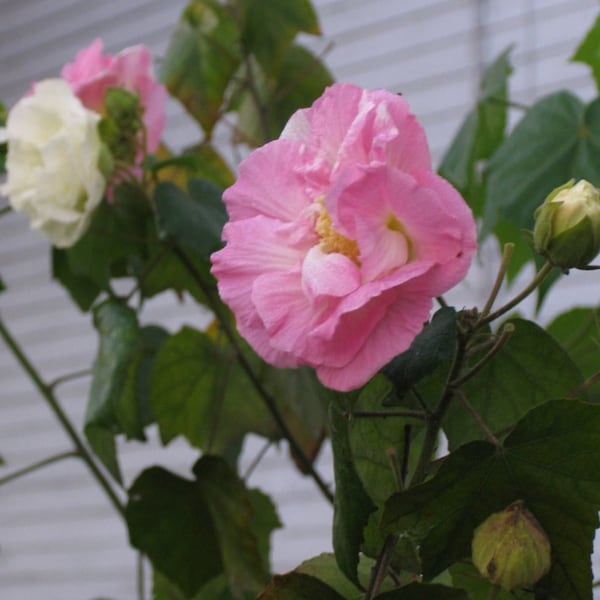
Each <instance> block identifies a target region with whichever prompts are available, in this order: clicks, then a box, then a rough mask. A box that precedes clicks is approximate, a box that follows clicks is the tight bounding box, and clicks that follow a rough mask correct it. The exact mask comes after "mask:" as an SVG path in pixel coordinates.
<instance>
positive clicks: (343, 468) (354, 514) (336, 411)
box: [329, 401, 375, 585]
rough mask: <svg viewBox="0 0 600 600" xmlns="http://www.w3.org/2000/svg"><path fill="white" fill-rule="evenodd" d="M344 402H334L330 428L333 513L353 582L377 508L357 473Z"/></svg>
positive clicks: (341, 558) (344, 566) (339, 551)
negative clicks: (362, 547)
mask: <svg viewBox="0 0 600 600" xmlns="http://www.w3.org/2000/svg"><path fill="white" fill-rule="evenodd" d="M345 413H346V407H344V406H343V403H342V402H341V401H340V402H339V403H338V402H336V403H332V404H331V406H330V410H329V429H330V435H331V446H332V448H333V458H334V461H333V466H334V473H335V490H336V493H335V500H334V515H333V549H334V551H335V558H336V560H337V563H338V566H339V568H340V570H341V571H342V573H343V574H344V575H345V576H346V577H347V578H348V579H349V580H350V581H352V582H353V583H355V584H357V585H360V584H359V581H358V574H357V568H358V561H359V552H360V547H361V544H362V542H363V528H364V527H365V525H366V524H367V521H368V519H369V515H370V514H371V513H372V512H373V511H374V510H375V505H374V504H373V502H372V500H371V498H370V497H369V495H368V494H367V492H366V491H365V489H364V487H363V484H362V482H361V480H360V477H359V476H358V473H357V471H356V467H355V464H354V457H353V456H352V448H351V446H350V440H349V431H348V429H349V427H348V416H347V414H345Z"/></svg>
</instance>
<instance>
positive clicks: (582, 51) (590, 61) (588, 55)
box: [571, 17, 600, 90]
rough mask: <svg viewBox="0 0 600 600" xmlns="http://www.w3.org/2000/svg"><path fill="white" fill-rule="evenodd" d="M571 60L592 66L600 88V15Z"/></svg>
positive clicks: (597, 85)
mask: <svg viewBox="0 0 600 600" xmlns="http://www.w3.org/2000/svg"><path fill="white" fill-rule="evenodd" d="M571 60H572V61H575V62H581V63H584V64H586V65H589V66H590V67H591V69H592V75H593V76H594V80H595V81H596V87H597V88H598V89H599V90H600V17H597V18H596V21H595V22H594V24H593V25H592V27H591V29H590V30H589V31H588V32H587V34H586V36H585V38H584V39H583V41H582V42H581V44H579V46H578V47H577V50H575V54H573V56H572V57H571Z"/></svg>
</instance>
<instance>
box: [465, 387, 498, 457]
mask: <svg viewBox="0 0 600 600" xmlns="http://www.w3.org/2000/svg"><path fill="white" fill-rule="evenodd" d="M454 395H455V396H456V397H457V398H458V399H459V400H460V402H461V404H462V405H463V406H464V407H465V410H466V411H467V412H468V413H469V415H470V416H471V418H472V419H473V421H475V424H476V425H477V427H479V429H480V430H481V431H482V433H483V435H485V437H486V438H487V440H488V441H489V442H491V443H492V444H494V446H497V447H498V448H501V447H502V444H501V443H500V440H499V439H498V438H497V437H496V436H495V435H494V433H493V432H492V430H491V429H490V428H489V427H488V426H487V425H486V423H485V421H484V420H483V419H482V418H481V415H480V414H479V413H478V412H477V411H476V410H475V407H474V406H473V405H472V404H471V403H470V402H469V401H468V400H467V397H466V396H465V395H464V394H463V393H462V390H454Z"/></svg>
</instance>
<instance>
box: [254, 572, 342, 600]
mask: <svg viewBox="0 0 600 600" xmlns="http://www.w3.org/2000/svg"><path fill="white" fill-rule="evenodd" d="M317 598H318V599H319V600H345V599H344V597H343V596H340V595H339V594H338V593H337V592H336V591H335V590H333V589H332V588H330V587H329V586H328V585H327V584H326V583H323V582H322V581H319V580H318V579H317V578H316V577H312V576H310V575H305V574H303V573H295V572H291V573H287V574H286V575H275V577H273V580H272V581H271V583H270V584H269V585H268V587H267V588H266V589H265V590H264V591H263V592H262V594H260V596H258V599H257V600H317Z"/></svg>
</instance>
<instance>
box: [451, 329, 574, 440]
mask: <svg viewBox="0 0 600 600" xmlns="http://www.w3.org/2000/svg"><path fill="white" fill-rule="evenodd" d="M509 322H510V323H512V324H513V325H514V327H515V330H514V333H513V334H512V335H511V337H510V339H509V340H508V342H507V343H506V344H505V346H504V347H503V348H502V349H501V351H500V352H499V353H498V354H497V355H496V356H495V357H494V358H493V360H490V361H489V362H488V363H487V365H486V366H484V367H483V369H481V371H479V372H478V373H477V374H476V375H475V376H474V377H473V378H472V379H470V380H469V381H467V382H466V383H465V384H464V385H462V386H461V390H462V393H463V394H464V395H465V397H466V398H467V400H468V401H469V403H470V404H471V405H472V406H473V407H474V408H475V410H476V411H477V412H478V413H479V416H480V417H481V418H482V419H483V421H484V422H485V423H486V425H487V426H488V427H489V428H490V429H491V430H492V431H494V432H499V433H501V432H503V431H505V430H506V429H507V428H510V427H511V426H513V425H514V424H515V423H516V422H517V421H518V420H519V419H520V418H521V417H522V416H524V415H525V414H526V413H527V412H528V411H529V410H530V409H531V408H533V407H534V406H537V405H539V404H543V403H544V402H547V401H548V400H553V399H556V398H563V397H565V396H566V395H567V394H569V393H570V392H572V391H573V390H574V389H575V388H577V386H579V385H580V384H581V383H582V381H583V377H582V375H581V372H580V370H579V368H578V367H577V365H576V364H575V363H574V362H573V361H572V360H571V358H570V357H569V355H568V354H567V353H566V352H565V350H564V349H563V348H562V347H561V346H560V344H558V343H557V342H556V341H555V340H554V338H553V337H552V336H551V335H549V334H548V333H546V332H545V331H544V330H543V329H542V328H541V327H539V326H538V325H536V324H535V323H533V322H532V321H526V320H524V319H513V320H511V321H509ZM482 355H483V353H478V354H476V355H475V356H473V357H472V358H471V359H470V362H469V364H468V367H470V366H472V365H474V364H475V363H476V362H477V361H478V360H480V359H481V357H482ZM442 426H443V428H444V432H445V433H446V436H447V437H448V441H449V444H450V448H451V449H454V448H457V447H458V446H460V445H461V444H464V443H465V442H469V441H471V440H476V439H483V438H484V435H483V433H482V432H481V430H480V429H479V428H478V426H477V424H476V423H475V422H474V421H473V419H472V417H471V416H470V415H469V413H468V412H467V411H466V410H465V408H464V407H463V406H462V404H461V403H460V402H459V400H458V398H455V399H454V400H453V403H452V405H451V406H450V409H449V410H448V413H447V414H446V417H445V418H444V421H443V424H442Z"/></svg>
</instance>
